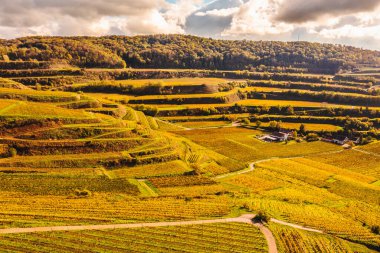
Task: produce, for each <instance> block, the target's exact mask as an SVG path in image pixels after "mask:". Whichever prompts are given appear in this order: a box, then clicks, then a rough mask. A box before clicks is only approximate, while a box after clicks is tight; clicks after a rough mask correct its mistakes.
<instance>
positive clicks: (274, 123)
mask: <svg viewBox="0 0 380 253" xmlns="http://www.w3.org/2000/svg"><path fill="white" fill-rule="evenodd" d="M276 126H277V121H270V122H269V128H270V129H272V130H275V129H276Z"/></svg>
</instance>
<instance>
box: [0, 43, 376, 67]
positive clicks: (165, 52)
mask: <svg viewBox="0 0 380 253" xmlns="http://www.w3.org/2000/svg"><path fill="white" fill-rule="evenodd" d="M0 55H8V56H9V58H10V60H11V61H18V60H23V61H30V60H37V61H57V62H67V63H69V64H71V65H75V66H78V67H83V68H100V67H102V68H123V67H125V66H128V67H134V68H192V69H223V70H244V69H251V70H252V69H256V70H260V71H266V70H270V71H273V70H274V69H277V70H278V71H280V70H281V71H288V72H291V71H294V72H310V73H329V74H335V73H337V72H339V71H340V70H352V69H355V68H356V67H358V66H359V65H362V64H366V65H375V64H379V63H380V52H379V51H371V50H363V49H359V48H355V47H352V46H342V45H332V44H320V43H310V42H278V41H246V40H235V41H232V40H214V39H209V38H201V37H195V36H187V35H151V36H134V37H127V36H107V37H26V38H19V39H13V40H0Z"/></svg>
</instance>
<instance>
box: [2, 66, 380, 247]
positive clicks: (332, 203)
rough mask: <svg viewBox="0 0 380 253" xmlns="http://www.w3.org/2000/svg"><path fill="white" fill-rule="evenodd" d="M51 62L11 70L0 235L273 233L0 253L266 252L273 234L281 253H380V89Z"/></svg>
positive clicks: (291, 77) (293, 76) (107, 237)
mask: <svg viewBox="0 0 380 253" xmlns="http://www.w3.org/2000/svg"><path fill="white" fill-rule="evenodd" d="M39 63H40V64H37V63H33V62H28V61H25V62H23V63H21V62H19V63H16V62H10V63H9V64H5V63H4V64H3V65H4V66H7V68H21V69H7V70H1V71H0V232H1V229H6V228H31V227H44V226H52V227H54V226H70V225H106V224H109V225H111V224H134V223H152V222H153V223H154V222H168V221H202V222H204V221H205V220H210V219H229V218H232V217H235V218H236V217H241V216H242V215H247V214H248V215H253V214H259V217H260V216H263V217H264V218H267V219H268V223H265V222H264V224H263V225H262V226H263V227H261V230H260V229H259V228H258V227H260V226H261V224H260V223H256V224H255V225H257V226H254V225H252V224H246V223H218V224H202V225H187V226H172V227H144V228H143V227H139V228H131V229H111V230H83V231H61V232H58V231H55V232H53V231H52V232H40V233H37V232H36V233H29V234H27V233H25V234H21V233H20V234H17V233H15V234H1V233H0V251H1V252H3V251H4V252H30V251H33V252H268V251H269V250H270V248H271V247H272V248H273V243H272V244H271V243H268V241H267V240H266V239H267V236H268V234H265V232H263V231H266V230H265V228H266V229H269V230H268V231H269V232H268V231H267V232H268V233H272V234H273V236H274V239H275V242H276V244H277V249H278V252H359V253H367V252H378V251H379V250H380V248H379V245H380V235H379V225H380V224H379V221H380V215H379V214H380V208H379V204H380V198H379V196H380V183H379V182H380V157H379V151H380V148H379V142H378V140H379V139H380V133H379V127H380V110H379V109H378V108H379V102H378V95H376V94H377V93H376V92H377V91H376V90H378V88H376V87H377V86H375V85H374V87H372V86H371V85H370V84H369V83H370V82H372V81H373V80H372V79H368V78H364V79H355V78H351V79H344V78H343V77H339V76H333V75H322V74H321V75H313V74H310V73H309V74H303V73H287V74H285V73H259V72H255V71H253V72H251V71H248V70H247V71H232V70H231V71H205V70H170V69H167V70H136V69H123V70H114V69H80V68H72V69H71V68H69V67H68V66H66V67H67V69H54V68H52V67H50V65H49V64H48V62H44V63H43V62H39ZM45 65H46V66H45ZM0 66H1V61H0ZM26 66H29V67H30V69H23V68H25V67H26ZM32 67H33V68H32ZM347 78H348V77H347ZM373 84H374V83H373ZM371 87H372V88H371ZM332 92H335V93H336V94H335V95H333V94H332ZM363 101H366V103H367V102H368V104H365V105H363V104H364V102H363ZM281 135H282V136H283V135H286V136H288V138H286V139H283V140H282V139H281V140H280V141H276V140H278V139H276V137H277V138H278V136H281ZM342 137H343V138H342ZM268 139H269V141H268ZM342 139H343V142H344V143H343V144H344V145H343V144H340V141H342ZM250 217H253V216H250ZM271 219H272V220H271ZM276 219H277V220H279V221H280V224H279V223H276V222H275V220H276ZM281 222H282V223H281ZM284 222H285V223H284ZM286 222H288V223H292V224H293V225H294V224H296V226H295V227H294V226H293V227H292V226H290V225H289V224H286ZM302 226H303V227H306V228H309V229H317V230H320V231H321V232H322V233H316V232H311V231H306V230H304V229H303V227H302ZM274 246H276V245H274Z"/></svg>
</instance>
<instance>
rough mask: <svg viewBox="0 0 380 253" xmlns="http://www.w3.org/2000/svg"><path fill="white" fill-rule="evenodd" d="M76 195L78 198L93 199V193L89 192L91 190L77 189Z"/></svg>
mask: <svg viewBox="0 0 380 253" xmlns="http://www.w3.org/2000/svg"><path fill="white" fill-rule="evenodd" d="M75 195H76V196H77V197H83V198H87V197H91V196H92V192H91V191H89V190H86V189H84V190H79V189H76V190H75Z"/></svg>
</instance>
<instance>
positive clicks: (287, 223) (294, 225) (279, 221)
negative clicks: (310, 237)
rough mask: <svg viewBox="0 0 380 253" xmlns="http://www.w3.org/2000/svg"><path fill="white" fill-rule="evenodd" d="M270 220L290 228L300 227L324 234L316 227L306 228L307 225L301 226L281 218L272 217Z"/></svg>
mask: <svg viewBox="0 0 380 253" xmlns="http://www.w3.org/2000/svg"><path fill="white" fill-rule="evenodd" d="M270 221H271V222H274V223H277V224H281V225H285V226H288V227H292V228H297V229H301V230H305V231H309V232H315V233H320V234H324V232H323V231H321V230H318V229H313V228H308V227H304V226H301V225H297V224H292V223H289V222H285V221H281V220H276V219H273V218H272V219H270Z"/></svg>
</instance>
